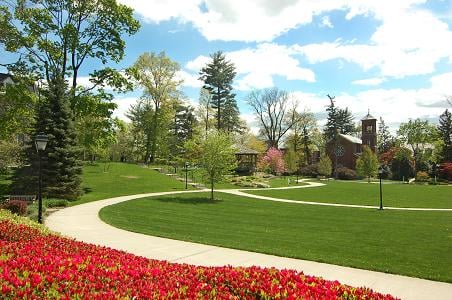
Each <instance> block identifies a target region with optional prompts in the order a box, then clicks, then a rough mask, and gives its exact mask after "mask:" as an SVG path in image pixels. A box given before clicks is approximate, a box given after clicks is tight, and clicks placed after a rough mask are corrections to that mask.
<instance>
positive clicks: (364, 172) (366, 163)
mask: <svg viewBox="0 0 452 300" xmlns="http://www.w3.org/2000/svg"><path fill="white" fill-rule="evenodd" d="M356 171H357V173H358V175H359V176H363V177H367V182H369V183H370V177H372V176H375V175H376V174H377V171H378V159H377V156H376V155H375V153H373V152H372V150H371V149H370V148H369V147H368V146H366V145H364V146H363V151H362V154H361V157H359V158H358V159H357V160H356Z"/></svg>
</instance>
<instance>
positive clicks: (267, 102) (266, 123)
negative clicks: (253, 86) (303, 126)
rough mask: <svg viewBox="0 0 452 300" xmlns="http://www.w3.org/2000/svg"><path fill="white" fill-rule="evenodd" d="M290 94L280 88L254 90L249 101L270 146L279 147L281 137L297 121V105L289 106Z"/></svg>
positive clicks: (249, 96)
mask: <svg viewBox="0 0 452 300" xmlns="http://www.w3.org/2000/svg"><path fill="white" fill-rule="evenodd" d="M288 102H289V95H288V94H287V92H286V91H283V90H279V89H278V88H272V89H265V90H263V91H259V90H258V91H253V92H251V93H250V94H249V95H248V98H247V103H248V104H249V105H250V106H251V107H252V109H253V110H254V113H255V114H256V116H257V118H258V120H259V123H260V127H261V131H262V132H263V135H264V136H265V137H266V139H267V142H268V147H269V148H272V147H274V148H278V146H279V142H280V140H281V138H282V137H283V136H284V135H285V134H286V133H287V132H288V131H289V130H290V129H291V128H292V127H293V126H294V124H295V123H296V122H297V114H296V105H295V104H293V106H292V108H290V109H289V108H288V104H289V103H288Z"/></svg>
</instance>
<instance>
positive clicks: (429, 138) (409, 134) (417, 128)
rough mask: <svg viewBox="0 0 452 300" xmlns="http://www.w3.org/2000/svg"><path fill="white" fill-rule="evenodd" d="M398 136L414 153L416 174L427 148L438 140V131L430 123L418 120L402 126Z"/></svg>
mask: <svg viewBox="0 0 452 300" xmlns="http://www.w3.org/2000/svg"><path fill="white" fill-rule="evenodd" d="M397 134H398V135H399V137H400V139H401V140H402V141H404V142H405V143H407V144H408V145H409V146H410V147H411V150H412V151H413V156H414V170H415V173H416V172H417V171H418V165H419V163H420V162H421V158H422V154H423V151H424V150H425V149H426V146H428V145H432V144H433V143H434V142H435V141H436V140H437V139H438V130H437V128H436V127H435V126H434V125H432V124H430V123H429V122H428V121H426V120H425V121H422V120H421V119H419V118H418V119H416V120H409V121H408V123H402V124H400V127H399V130H398V132H397Z"/></svg>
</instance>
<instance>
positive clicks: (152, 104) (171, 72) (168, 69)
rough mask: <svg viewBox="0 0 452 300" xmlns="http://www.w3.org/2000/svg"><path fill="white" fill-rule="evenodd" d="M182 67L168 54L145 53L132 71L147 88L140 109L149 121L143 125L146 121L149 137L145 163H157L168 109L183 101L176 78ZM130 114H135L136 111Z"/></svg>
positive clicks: (142, 119) (145, 129) (147, 135)
mask: <svg viewBox="0 0 452 300" xmlns="http://www.w3.org/2000/svg"><path fill="white" fill-rule="evenodd" d="M179 69H180V67H179V64H178V63H176V62H174V61H172V60H171V59H170V58H169V57H167V56H166V55H165V53H164V52H161V53H159V54H155V53H144V54H142V55H140V57H138V59H137V61H136V62H135V64H134V65H133V66H132V67H131V68H130V69H129V72H130V73H131V74H132V76H133V77H134V78H135V80H136V81H137V82H138V84H139V85H140V86H141V87H142V88H143V89H144V92H143V96H142V97H141V99H140V101H139V104H138V107H135V110H136V109H138V108H139V109H141V110H143V111H142V112H141V113H138V114H142V115H143V116H146V118H141V119H140V118H138V117H137V118H135V119H140V120H141V122H140V123H142V124H144V123H145V122H146V125H145V126H143V127H144V132H145V136H146V147H145V161H146V162H151V163H152V162H154V160H155V155H156V151H157V141H158V139H159V138H160V137H161V135H162V134H163V133H164V132H165V131H164V130H162V128H161V125H162V122H161V121H162V117H164V115H163V112H164V109H170V107H171V106H172V102H173V101H175V100H176V99H179V97H180V92H179V90H178V88H179V85H180V84H181V83H182V82H181V81H180V80H177V79H176V73H177V71H179ZM130 114H134V109H132V110H131V112H130Z"/></svg>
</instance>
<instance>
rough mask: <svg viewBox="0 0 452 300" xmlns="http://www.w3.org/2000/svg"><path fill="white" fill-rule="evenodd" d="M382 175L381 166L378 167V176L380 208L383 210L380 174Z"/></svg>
mask: <svg viewBox="0 0 452 300" xmlns="http://www.w3.org/2000/svg"><path fill="white" fill-rule="evenodd" d="M382 175H383V166H380V168H378V177H379V178H380V210H383V193H382V190H381V176H382Z"/></svg>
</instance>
